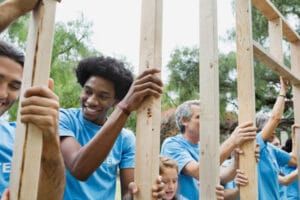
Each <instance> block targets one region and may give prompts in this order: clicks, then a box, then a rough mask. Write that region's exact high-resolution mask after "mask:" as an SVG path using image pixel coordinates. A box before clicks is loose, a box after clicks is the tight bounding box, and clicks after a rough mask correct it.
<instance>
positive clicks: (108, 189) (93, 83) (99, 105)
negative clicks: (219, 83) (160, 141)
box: [59, 56, 162, 200]
mask: <svg viewBox="0 0 300 200" xmlns="http://www.w3.org/2000/svg"><path fill="white" fill-rule="evenodd" d="M159 72H160V71H159V70H158V69H155V68H152V69H148V70H145V71H144V72H143V73H142V74H141V75H140V76H138V77H137V79H136V80H135V81H133V75H132V73H131V72H130V71H129V70H128V69H126V68H125V66H124V64H123V63H122V62H120V61H118V60H116V59H113V58H110V57H103V56H101V57H89V58H86V59H83V60H82V61H80V62H79V64H78V66H77V69H76V75H77V80H78V82H79V83H80V85H81V86H82V88H83V89H82V93H81V96H80V101H81V108H70V109H61V112H60V123H59V124H60V126H59V132H60V138H61V149H62V153H63V157H64V160H65V164H66V167H67V184H66V190H65V196H64V199H65V200H68V199H70V200H71V199H72V200H73V199H114V198H115V192H116V183H117V175H118V174H117V172H118V169H119V170H120V182H121V193H122V197H124V196H126V195H127V194H128V192H129V189H128V186H129V183H130V182H133V181H134V158H135V136H134V134H133V133H132V132H131V131H129V130H127V129H124V128H123V127H124V125H125V123H126V121H127V119H128V117H129V115H130V113H131V111H134V110H136V109H137V108H138V107H139V106H140V105H141V104H142V102H143V101H144V100H145V99H146V98H148V97H150V96H153V97H159V96H160V95H161V93H162V82H161V80H160V79H159V78H158V77H157V76H156V74H157V73H159ZM114 106H116V109H114V111H113V112H112V114H111V115H110V116H108V114H109V110H110V109H111V108H113V107H114ZM158 193H159V191H157V192H153V193H152V194H153V195H159V194H158Z"/></svg>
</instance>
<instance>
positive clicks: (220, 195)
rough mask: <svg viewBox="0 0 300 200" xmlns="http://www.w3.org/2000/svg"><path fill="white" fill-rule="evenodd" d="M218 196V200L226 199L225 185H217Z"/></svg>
mask: <svg viewBox="0 0 300 200" xmlns="http://www.w3.org/2000/svg"><path fill="white" fill-rule="evenodd" d="M216 196H217V200H223V199H224V187H223V186H222V185H217V186H216Z"/></svg>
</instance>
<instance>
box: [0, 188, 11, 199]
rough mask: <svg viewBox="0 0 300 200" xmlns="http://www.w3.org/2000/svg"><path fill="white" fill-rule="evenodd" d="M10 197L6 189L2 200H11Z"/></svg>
mask: <svg viewBox="0 0 300 200" xmlns="http://www.w3.org/2000/svg"><path fill="white" fill-rule="evenodd" d="M9 199H10V197H9V190H8V189H6V190H4V192H3V194H2V197H1V200H9Z"/></svg>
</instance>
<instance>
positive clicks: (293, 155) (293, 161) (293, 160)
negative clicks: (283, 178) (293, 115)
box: [288, 124, 300, 166]
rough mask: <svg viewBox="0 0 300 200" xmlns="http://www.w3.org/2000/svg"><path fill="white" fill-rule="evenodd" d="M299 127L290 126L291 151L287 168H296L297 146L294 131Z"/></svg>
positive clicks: (295, 125)
mask: <svg viewBox="0 0 300 200" xmlns="http://www.w3.org/2000/svg"><path fill="white" fill-rule="evenodd" d="M299 128H300V126H299V125H297V124H294V125H293V126H292V151H291V153H290V155H291V159H290V161H289V163H288V165H289V166H297V144H296V135H295V134H296V129H299Z"/></svg>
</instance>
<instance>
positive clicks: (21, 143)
mask: <svg viewBox="0 0 300 200" xmlns="http://www.w3.org/2000/svg"><path fill="white" fill-rule="evenodd" d="M55 10H56V0H42V1H41V2H40V4H39V6H38V7H37V8H36V9H35V10H34V11H33V13H32V16H31V19H30V27H29V33H28V40H27V41H28V42H27V49H26V58H25V66H24V69H23V82H22V89H21V95H20V102H21V101H22V99H23V94H24V91H25V90H26V89H27V88H29V87H31V86H33V85H48V79H49V74H50V65H51V53H52V44H53V35H54V25H55ZM42 143H43V137H42V132H41V131H40V129H38V128H37V127H36V126H34V125H32V124H22V123H21V122H20V113H18V121H17V130H16V139H15V145H14V155H13V162H12V172H11V177H10V190H11V195H10V199H11V200H20V199H22V200H34V199H37V194H38V183H39V174H40V164H41V153H42ZM49 187H51V186H49Z"/></svg>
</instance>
